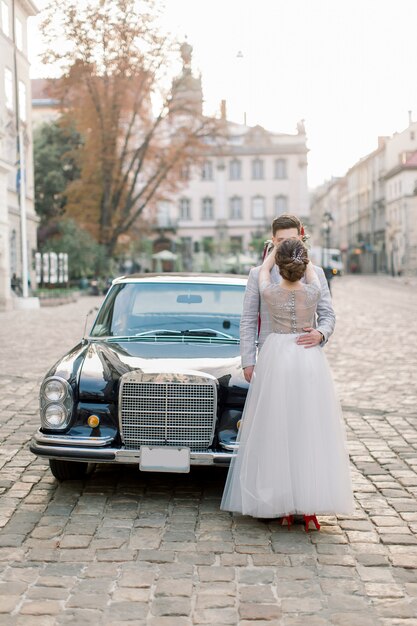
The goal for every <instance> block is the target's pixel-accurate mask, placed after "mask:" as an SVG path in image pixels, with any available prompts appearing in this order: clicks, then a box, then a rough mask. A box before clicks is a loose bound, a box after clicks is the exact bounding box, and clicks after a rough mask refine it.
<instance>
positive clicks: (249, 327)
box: [240, 265, 336, 367]
mask: <svg viewBox="0 0 417 626" xmlns="http://www.w3.org/2000/svg"><path fill="white" fill-rule="evenodd" d="M314 269H315V271H316V274H317V276H318V278H319V280H320V286H321V297H320V300H319V301H318V304H317V315H316V324H315V326H316V328H317V330H319V331H320V332H321V333H323V336H324V342H323V344H322V345H324V343H326V341H327V340H328V339H329V337H330V335H331V334H332V333H333V331H334V326H335V321H336V316H335V314H334V311H333V305H332V299H331V296H330V291H329V287H328V285H327V280H326V277H325V275H324V272H323V270H322V268H321V267H317V266H316V265H315V266H314ZM259 270H260V266H258V267H254V268H252V269H251V271H250V272H249V276H248V283H247V285H246V291H245V298H244V301H243V311H242V317H241V320H240V354H241V357H242V367H248V366H249V365H255V362H256V346H257V344H258V347H259V349H261V348H262V345H263V343H264V341H265V339H266V338H267V336H268V335H269V334H270V332H271V321H270V318H269V313H268V308H267V306H266V303H265V301H264V300H263V298H262V297H261V295H260V292H259V284H258V276H259ZM271 280H272V282H274V283H279V282H281V276H280V273H279V271H278V268H277V266H276V265H275V266H274V267H273V268H272V271H271ZM259 310H260V312H261V331H260V334H259V340H258V312H259Z"/></svg>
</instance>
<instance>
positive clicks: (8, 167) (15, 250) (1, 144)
mask: <svg viewBox="0 0 417 626" xmlns="http://www.w3.org/2000/svg"><path fill="white" fill-rule="evenodd" d="M36 13H37V8H36V6H35V4H34V3H33V2H31V0H1V2H0V308H2V309H5V308H10V307H11V303H12V293H11V284H12V283H13V286H14V287H15V289H16V291H19V290H20V289H22V288H24V285H23V284H22V276H23V274H24V272H23V265H22V259H23V263H24V261H25V259H26V258H27V266H28V268H29V275H28V279H29V280H30V281H31V282H32V284H34V279H35V276H34V272H33V271H32V259H33V254H34V252H35V250H36V228H37V218H36V215H35V211H34V186H33V155H32V126H31V106H30V92H31V89H30V79H29V61H28V54H27V20H28V18H29V17H30V16H33V15H36ZM19 137H20V141H19ZM20 145H21V146H22V150H21V151H20V150H19V146H20ZM20 152H21V154H20ZM19 158H20V160H21V162H22V164H23V167H24V171H23V173H22V175H20V169H19V166H18V160H19ZM22 182H23V183H24V185H23V187H22V189H25V190H26V193H24V194H23V193H22V194H20V188H21V183H22ZM22 205H23V208H22ZM25 213H26V218H25V217H24V216H25ZM22 215H23V219H22ZM22 240H23V245H22Z"/></svg>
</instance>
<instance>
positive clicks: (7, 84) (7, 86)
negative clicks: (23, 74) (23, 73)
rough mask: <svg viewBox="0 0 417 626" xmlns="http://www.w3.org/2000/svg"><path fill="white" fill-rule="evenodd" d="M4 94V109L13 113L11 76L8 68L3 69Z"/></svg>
mask: <svg viewBox="0 0 417 626" xmlns="http://www.w3.org/2000/svg"><path fill="white" fill-rule="evenodd" d="M4 93H5V98H6V102H5V104H6V107H7V108H8V109H9V110H10V111H13V74H12V70H9V68H8V67H6V68H4Z"/></svg>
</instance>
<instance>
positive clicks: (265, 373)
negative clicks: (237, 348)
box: [221, 239, 354, 531]
mask: <svg viewBox="0 0 417 626" xmlns="http://www.w3.org/2000/svg"><path fill="white" fill-rule="evenodd" d="M275 263H276V264H277V265H278V269H279V272H280V274H281V278H282V280H281V282H280V283H279V284H276V283H272V282H271V278H270V272H271V269H272V268H273V266H274V264H275ZM303 276H304V277H305V282H301V278H303ZM259 288H260V292H261V293H262V295H263V297H264V299H265V301H266V303H267V305H268V310H269V313H270V317H271V322H272V332H271V334H270V335H269V336H268V337H267V339H266V341H265V343H264V345H263V348H262V351H261V352H260V354H259V357H258V360H257V363H256V366H255V370H254V375H253V378H252V381H251V385H250V388H249V392H248V396H247V400H246V404H245V408H244V412H243V417H242V422H241V427H240V430H239V435H238V443H239V448H238V452H237V454H235V456H234V457H233V459H232V462H231V465H230V469H229V473H228V476H227V481H226V486H225V489H224V493H223V498H222V502H221V509H223V510H225V511H234V512H239V513H242V514H243V515H252V516H253V517H257V518H268V519H270V518H280V519H281V524H282V523H283V521H284V520H286V522H287V524H288V528H290V526H291V524H292V522H293V516H294V514H303V515H304V522H305V529H306V531H308V529H309V523H310V522H313V523H314V525H315V526H316V528H317V530H319V529H320V525H319V523H318V521H317V517H316V514H320V513H321V514H323V515H324V514H325V515H329V514H336V513H339V514H349V513H352V511H353V509H354V503H353V496H352V486H351V478H350V471H349V458H348V454H347V447H346V440H345V430H344V424H343V421H342V414H341V408H340V404H339V401H338V399H337V396H336V393H335V389H334V384H333V379H332V375H331V371H330V368H329V365H328V362H327V358H326V355H325V353H324V351H323V349H322V348H321V347H320V346H315V347H313V348H308V349H306V348H304V347H303V346H300V345H297V343H296V339H297V337H298V336H299V335H300V334H301V333H303V329H305V328H309V327H312V326H313V321H314V316H315V312H316V305H317V302H318V300H319V298H320V283H319V280H318V278H317V275H316V273H315V271H314V268H313V265H312V263H311V262H310V261H309V260H308V255H307V250H306V248H305V247H304V245H303V244H302V243H301V241H299V240H298V239H287V240H285V241H283V242H282V243H281V244H280V245H279V246H278V248H275V249H274V250H273V251H272V253H271V254H270V255H269V256H268V257H267V258H266V259H265V261H264V263H263V264H262V266H261V270H260V272H259Z"/></svg>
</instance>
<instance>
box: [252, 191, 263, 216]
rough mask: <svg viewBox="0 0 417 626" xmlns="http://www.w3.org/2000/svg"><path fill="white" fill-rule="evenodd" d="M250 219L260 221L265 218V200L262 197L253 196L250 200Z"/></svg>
mask: <svg viewBox="0 0 417 626" xmlns="http://www.w3.org/2000/svg"><path fill="white" fill-rule="evenodd" d="M252 217H253V219H255V220H260V219H263V218H264V217H265V198H264V197H263V196H255V197H254V198H252Z"/></svg>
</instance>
